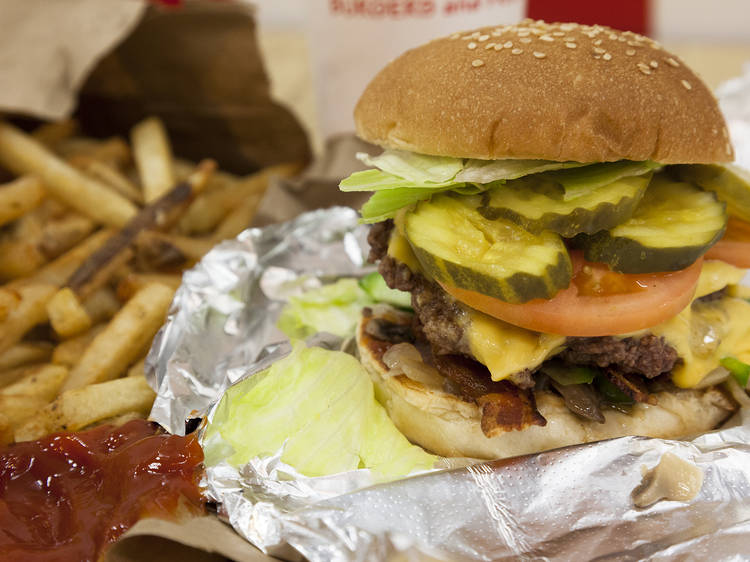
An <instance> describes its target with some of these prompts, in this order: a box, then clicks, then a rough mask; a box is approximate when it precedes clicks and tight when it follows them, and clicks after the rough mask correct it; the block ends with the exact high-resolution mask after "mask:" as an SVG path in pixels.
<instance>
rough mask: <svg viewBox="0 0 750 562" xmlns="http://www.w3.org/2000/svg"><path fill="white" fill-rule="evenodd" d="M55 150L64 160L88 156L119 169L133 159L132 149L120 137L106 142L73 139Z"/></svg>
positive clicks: (63, 142) (60, 144)
mask: <svg viewBox="0 0 750 562" xmlns="http://www.w3.org/2000/svg"><path fill="white" fill-rule="evenodd" d="M55 150H56V152H57V153H58V154H59V155H60V157H61V158H62V159H63V160H70V159H71V158H77V157H78V156H86V157H91V158H94V159H96V160H98V161H99V162H104V163H105V164H108V165H109V166H112V167H113V168H117V169H120V168H122V167H123V166H125V165H126V164H128V163H129V162H130V159H131V153H130V147H129V146H128V144H127V143H126V142H125V141H124V140H123V139H121V138H120V137H112V138H109V139H107V140H104V141H99V140H95V139H90V138H83V137H72V138H69V139H65V140H63V141H61V142H60V143H59V144H58V145H57V146H56V147H55Z"/></svg>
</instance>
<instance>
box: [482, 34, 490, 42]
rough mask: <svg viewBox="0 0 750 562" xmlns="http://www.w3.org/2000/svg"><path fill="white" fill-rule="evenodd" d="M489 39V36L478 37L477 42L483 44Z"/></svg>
mask: <svg viewBox="0 0 750 562" xmlns="http://www.w3.org/2000/svg"><path fill="white" fill-rule="evenodd" d="M489 38H490V36H489V35H480V36H479V41H481V42H482V43H484V42H485V41H487V39H489Z"/></svg>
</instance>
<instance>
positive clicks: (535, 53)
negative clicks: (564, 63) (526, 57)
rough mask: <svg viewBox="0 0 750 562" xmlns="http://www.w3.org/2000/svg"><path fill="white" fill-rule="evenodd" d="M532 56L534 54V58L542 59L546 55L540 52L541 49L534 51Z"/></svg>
mask: <svg viewBox="0 0 750 562" xmlns="http://www.w3.org/2000/svg"><path fill="white" fill-rule="evenodd" d="M534 56H535V57H536V58H538V59H543V58H544V57H546V56H547V55H546V54H544V53H542V52H541V51H534Z"/></svg>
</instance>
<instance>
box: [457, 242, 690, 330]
mask: <svg viewBox="0 0 750 562" xmlns="http://www.w3.org/2000/svg"><path fill="white" fill-rule="evenodd" d="M570 257H571V261H572V262H573V272H574V273H573V281H572V282H571V284H570V286H569V287H568V288H567V289H563V290H562V291H560V292H558V293H557V294H556V295H555V296H554V297H553V298H551V299H536V300H533V301H529V302H527V303H524V304H511V303H507V302H503V301H500V300H497V299H494V298H492V297H488V296H486V295H483V294H481V293H477V292H475V291H468V290H466V289H459V288H456V287H449V286H446V285H443V289H445V291H446V292H447V293H449V294H450V295H452V296H453V297H454V298H456V299H458V300H459V301H461V302H463V303H464V304H466V305H468V306H470V307H471V308H474V309H476V310H479V311H481V312H484V313H485V314H489V315H490V316H494V317H495V318H499V319H500V320H504V321H505V322H508V323H510V324H514V325H516V326H520V327H522V328H527V329H529V330H534V331H537V332H545V333H548V334H562V335H565V336H585V337H595V336H609V335H614V334H625V333H628V332H634V331H636V330H642V329H644V328H650V327H651V326H655V325H657V324H660V323H661V322H664V321H665V320H668V319H669V318H671V317H672V316H675V315H676V314H678V313H679V312H680V311H681V310H682V309H683V308H685V307H686V306H687V305H688V304H689V303H690V301H691V300H692V298H693V294H694V293H695V288H696V286H697V285H698V278H699V277H700V273H701V266H702V263H703V260H702V259H699V260H698V261H696V262H695V263H693V264H692V265H691V266H690V267H688V268H686V269H683V270H681V271H673V272H668V273H648V274H623V273H615V272H613V271H611V270H610V269H609V268H608V267H607V265H605V264H601V263H592V262H587V261H585V260H584V259H583V256H582V255H581V253H580V252H577V251H574V252H570Z"/></svg>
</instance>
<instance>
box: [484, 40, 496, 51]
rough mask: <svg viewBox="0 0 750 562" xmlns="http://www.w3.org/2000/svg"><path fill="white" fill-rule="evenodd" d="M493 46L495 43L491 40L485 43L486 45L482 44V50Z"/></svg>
mask: <svg viewBox="0 0 750 562" xmlns="http://www.w3.org/2000/svg"><path fill="white" fill-rule="evenodd" d="M494 46H495V43H494V42H493V41H490V42H489V43H487V44H486V45H485V46H484V50H485V51H487V50H489V49H491V48H492V47H494Z"/></svg>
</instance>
